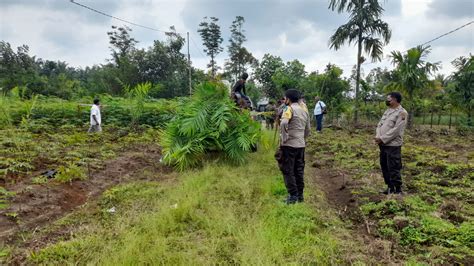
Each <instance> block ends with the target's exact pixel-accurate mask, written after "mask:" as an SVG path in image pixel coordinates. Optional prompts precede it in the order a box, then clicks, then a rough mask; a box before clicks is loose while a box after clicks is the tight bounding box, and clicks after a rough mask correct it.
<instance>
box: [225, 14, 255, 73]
mask: <svg viewBox="0 0 474 266" xmlns="http://www.w3.org/2000/svg"><path fill="white" fill-rule="evenodd" d="M244 22H245V19H244V17H242V16H237V17H236V18H235V20H234V21H233V22H232V25H231V26H230V32H231V35H230V39H229V46H227V51H228V53H229V59H228V60H227V61H226V63H225V66H224V67H225V71H226V72H227V73H228V75H229V76H230V77H231V79H232V80H233V81H236V80H237V79H238V78H239V76H241V75H242V74H243V73H244V72H246V71H247V67H248V65H256V64H257V59H255V57H253V55H252V53H250V52H249V51H248V50H247V49H246V48H245V47H243V43H244V42H245V41H247V38H246V37H245V35H244V33H245V30H244V29H242V26H243V24H244Z"/></svg>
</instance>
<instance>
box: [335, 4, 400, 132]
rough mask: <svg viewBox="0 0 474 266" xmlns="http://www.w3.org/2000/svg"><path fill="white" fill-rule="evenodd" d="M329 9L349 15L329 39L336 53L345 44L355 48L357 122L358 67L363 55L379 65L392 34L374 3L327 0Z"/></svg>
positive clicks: (362, 60)
mask: <svg viewBox="0 0 474 266" xmlns="http://www.w3.org/2000/svg"><path fill="white" fill-rule="evenodd" d="M329 8H330V9H331V10H333V11H334V10H337V12H338V13H342V12H348V13H349V14H350V17H349V21H348V22H347V23H346V24H344V25H341V26H340V27H339V28H338V29H337V30H336V32H335V33H334V34H333V35H332V36H331V38H330V39H329V45H330V48H331V49H334V50H339V49H340V48H341V47H342V46H343V45H344V44H345V43H346V42H348V43H349V44H352V43H355V44H357V69H356V91H355V101H356V102H355V114H354V122H355V123H357V121H358V117H359V116H358V112H359V83H360V65H361V64H362V63H363V62H364V61H365V59H364V58H363V57H362V51H365V53H367V54H368V55H369V57H370V58H371V59H372V61H373V62H375V61H381V60H382V56H383V51H382V49H383V46H384V45H386V44H388V42H389V41H390V37H391V36H392V31H391V30H390V28H389V26H388V24H387V23H386V22H384V21H382V20H381V19H380V16H381V15H382V12H383V11H384V9H383V8H382V6H381V5H380V4H379V2H378V1H377V0H330V3H329Z"/></svg>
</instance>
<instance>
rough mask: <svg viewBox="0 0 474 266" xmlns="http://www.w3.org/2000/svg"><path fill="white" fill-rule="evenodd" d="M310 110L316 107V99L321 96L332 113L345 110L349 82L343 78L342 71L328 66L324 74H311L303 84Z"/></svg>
mask: <svg viewBox="0 0 474 266" xmlns="http://www.w3.org/2000/svg"><path fill="white" fill-rule="evenodd" d="M301 89H302V91H303V93H304V95H305V98H306V100H307V103H308V104H309V108H312V107H313V106H314V104H315V103H314V97H315V96H319V97H321V100H322V101H324V102H325V103H326V105H327V106H328V108H330V109H331V113H340V112H342V111H343V110H344V102H345V101H346V98H345V96H344V95H345V94H346V93H347V92H348V91H349V89H350V86H349V82H348V81H347V80H345V79H343V78H342V69H340V68H339V67H337V66H335V65H332V64H328V65H327V66H326V69H325V70H324V73H322V74H318V73H311V74H309V75H308V77H307V78H306V79H305V80H304V81H303V83H302V84H301Z"/></svg>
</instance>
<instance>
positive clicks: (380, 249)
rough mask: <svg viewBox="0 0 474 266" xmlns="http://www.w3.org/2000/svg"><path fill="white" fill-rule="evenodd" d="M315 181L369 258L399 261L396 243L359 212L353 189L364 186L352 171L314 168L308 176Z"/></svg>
mask: <svg viewBox="0 0 474 266" xmlns="http://www.w3.org/2000/svg"><path fill="white" fill-rule="evenodd" d="M308 176H309V177H310V178H311V179H312V180H311V181H310V183H311V184H314V185H315V186H317V187H318V188H319V189H321V190H322V191H323V192H324V193H325V195H326V199H327V202H328V203H329V205H330V206H331V207H332V208H334V209H335V210H336V212H337V214H338V215H339V217H340V218H341V219H342V220H343V221H344V222H347V223H346V224H347V225H348V228H350V229H351V230H352V231H353V233H352V236H353V237H354V238H353V239H354V240H356V241H358V242H360V243H361V245H363V247H362V251H363V252H364V253H365V255H366V256H367V259H368V260H369V261H372V262H374V263H376V264H378V263H382V264H397V263H399V262H398V261H396V260H395V259H394V258H393V250H392V246H393V244H392V243H391V242H390V241H387V240H383V239H380V238H378V237H377V236H375V235H374V230H375V228H374V226H373V225H372V224H370V222H369V221H366V220H365V219H364V218H363V216H362V215H361V213H360V211H359V205H358V202H357V197H356V196H355V195H353V194H352V192H351V190H352V188H354V187H356V186H358V185H360V184H357V183H356V182H354V181H353V180H352V179H351V176H350V173H345V172H343V171H340V170H338V169H335V168H333V167H331V166H328V165H326V166H322V167H320V168H314V167H312V168H311V171H310V173H309V175H308ZM380 198H381V196H374V197H373V198H371V200H373V201H379V200H380Z"/></svg>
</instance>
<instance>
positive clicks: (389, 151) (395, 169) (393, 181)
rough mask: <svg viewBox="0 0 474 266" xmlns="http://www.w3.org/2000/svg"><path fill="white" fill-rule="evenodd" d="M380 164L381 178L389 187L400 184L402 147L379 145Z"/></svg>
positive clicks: (398, 186)
mask: <svg viewBox="0 0 474 266" xmlns="http://www.w3.org/2000/svg"><path fill="white" fill-rule="evenodd" d="M379 148H380V166H381V168H382V174H383V179H384V181H385V184H387V186H388V187H389V188H392V189H393V188H400V187H401V186H402V176H401V174H400V171H401V169H402V147H401V146H383V145H380V146H379Z"/></svg>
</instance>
